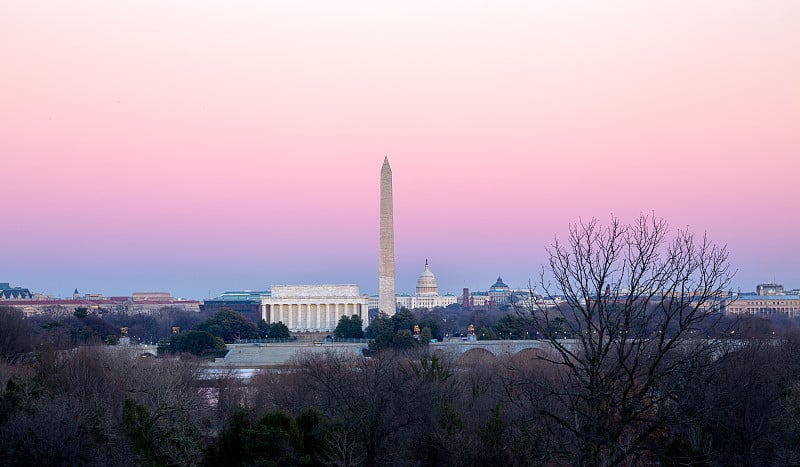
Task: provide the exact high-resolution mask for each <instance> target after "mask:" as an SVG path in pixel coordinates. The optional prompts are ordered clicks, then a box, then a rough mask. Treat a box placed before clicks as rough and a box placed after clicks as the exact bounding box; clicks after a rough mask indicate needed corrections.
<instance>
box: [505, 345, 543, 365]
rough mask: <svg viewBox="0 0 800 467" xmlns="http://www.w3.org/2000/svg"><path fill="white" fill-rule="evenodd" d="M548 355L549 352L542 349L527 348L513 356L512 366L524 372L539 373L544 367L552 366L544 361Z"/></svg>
mask: <svg viewBox="0 0 800 467" xmlns="http://www.w3.org/2000/svg"><path fill="white" fill-rule="evenodd" d="M547 354H548V352H547V350H545V349H540V348H531V347H529V348H526V349H521V350H520V351H519V352H517V353H515V354H513V355H511V365H512V367H513V368H515V369H518V370H522V371H537V370H541V369H542V368H543V367H545V366H548V365H550V363H549V362H547V361H545V360H543V359H542V357H546V356H547Z"/></svg>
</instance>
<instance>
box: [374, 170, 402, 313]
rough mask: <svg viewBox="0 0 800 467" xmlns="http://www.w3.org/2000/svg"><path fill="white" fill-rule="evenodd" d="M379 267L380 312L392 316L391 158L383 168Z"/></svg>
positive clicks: (393, 308)
mask: <svg viewBox="0 0 800 467" xmlns="http://www.w3.org/2000/svg"><path fill="white" fill-rule="evenodd" d="M380 250H381V251H380V263H379V265H378V311H380V312H381V313H386V314H387V315H389V316H392V315H393V314H394V312H395V307H396V304H397V299H396V298H395V294H394V213H393V206H392V168H391V167H389V158H388V157H386V158H384V159H383V166H382V167H381V239H380Z"/></svg>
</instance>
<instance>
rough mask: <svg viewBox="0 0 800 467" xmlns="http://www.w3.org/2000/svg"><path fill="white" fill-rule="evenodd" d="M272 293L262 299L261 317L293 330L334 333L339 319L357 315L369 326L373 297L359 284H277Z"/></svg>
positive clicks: (364, 325)
mask: <svg viewBox="0 0 800 467" xmlns="http://www.w3.org/2000/svg"><path fill="white" fill-rule="evenodd" d="M271 292H272V293H271V294H270V295H269V296H264V297H262V298H261V318H262V319H263V320H264V321H266V322H267V323H270V324H271V323H277V322H279V321H280V322H283V324H285V325H286V326H287V327H288V328H289V331H290V332H293V333H296V332H333V330H334V329H335V328H336V325H337V324H338V323H339V318H341V317H342V316H348V317H350V316H353V315H356V316H358V317H359V318H361V321H362V322H363V327H364V328H366V327H367V326H368V325H369V313H368V312H367V310H368V301H369V297H368V296H366V295H361V294H360V292H359V288H358V286H357V285H351V284H347V285H339V284H330V285H273V286H272V290H271Z"/></svg>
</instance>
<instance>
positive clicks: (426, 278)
mask: <svg viewBox="0 0 800 467" xmlns="http://www.w3.org/2000/svg"><path fill="white" fill-rule="evenodd" d="M417 295H422V296H432V295H439V285H438V284H437V283H436V276H434V275H433V273H432V272H431V268H430V266H428V260H427V259H426V260H425V270H424V271H422V274H420V275H419V279H417Z"/></svg>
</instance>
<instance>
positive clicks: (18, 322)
mask: <svg viewBox="0 0 800 467" xmlns="http://www.w3.org/2000/svg"><path fill="white" fill-rule="evenodd" d="M32 336H33V329H32V327H31V325H30V323H29V322H27V321H25V319H24V318H23V317H22V312H20V311H19V310H17V309H15V308H12V307H8V306H0V360H3V361H6V362H8V363H14V362H16V361H17V360H18V359H19V358H20V357H22V356H23V355H25V354H26V353H27V352H30V351H31V350H32V349H33V346H34V342H33V337H32Z"/></svg>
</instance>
